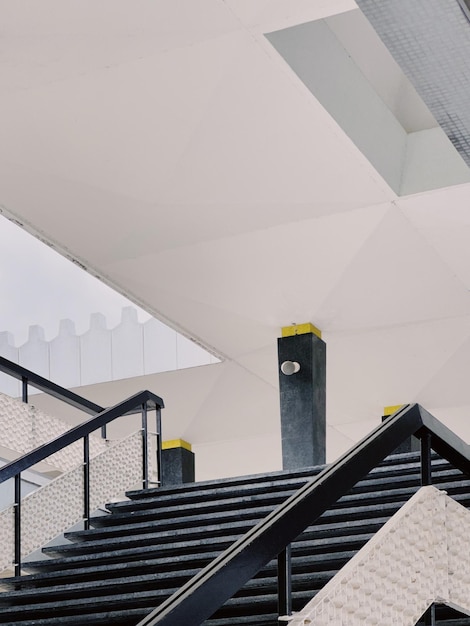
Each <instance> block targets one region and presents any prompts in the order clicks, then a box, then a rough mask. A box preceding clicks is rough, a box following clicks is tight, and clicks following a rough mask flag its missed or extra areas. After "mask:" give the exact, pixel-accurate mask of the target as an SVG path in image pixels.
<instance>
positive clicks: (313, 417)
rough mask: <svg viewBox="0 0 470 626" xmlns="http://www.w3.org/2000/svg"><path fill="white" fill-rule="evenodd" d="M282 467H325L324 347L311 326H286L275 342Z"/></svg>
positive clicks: (317, 333)
mask: <svg viewBox="0 0 470 626" xmlns="http://www.w3.org/2000/svg"><path fill="white" fill-rule="evenodd" d="M278 358H279V391H280V403H281V437H282V464H283V468H284V469H297V468H302V467H310V466H312V465H320V464H323V463H325V457H326V454H325V448H326V344H325V342H324V341H322V339H321V333H320V331H319V330H318V329H317V328H315V326H313V324H301V325H296V326H288V327H286V328H283V329H282V337H281V338H279V339H278Z"/></svg>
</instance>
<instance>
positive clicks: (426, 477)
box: [421, 432, 432, 487]
mask: <svg viewBox="0 0 470 626" xmlns="http://www.w3.org/2000/svg"><path fill="white" fill-rule="evenodd" d="M431 484H432V467H431V433H429V432H425V433H423V435H422V436H421V485H422V486H423V487H424V486H426V485H431Z"/></svg>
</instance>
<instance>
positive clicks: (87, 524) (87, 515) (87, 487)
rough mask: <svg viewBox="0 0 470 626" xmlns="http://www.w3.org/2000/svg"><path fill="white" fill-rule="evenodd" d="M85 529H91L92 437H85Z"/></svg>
mask: <svg viewBox="0 0 470 626" xmlns="http://www.w3.org/2000/svg"><path fill="white" fill-rule="evenodd" d="M83 527H84V529H85V530H88V529H89V528H90V437H89V435H85V436H84V437H83Z"/></svg>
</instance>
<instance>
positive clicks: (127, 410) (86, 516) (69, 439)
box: [0, 356, 165, 575]
mask: <svg viewBox="0 0 470 626" xmlns="http://www.w3.org/2000/svg"><path fill="white" fill-rule="evenodd" d="M0 371H2V372H4V373H6V374H8V375H10V376H13V377H14V378H17V379H18V380H21V381H22V384H23V394H22V395H23V401H24V402H27V400H28V384H32V385H33V386H34V387H36V388H37V389H39V390H41V391H44V392H46V393H47V394H49V395H51V396H53V397H55V398H57V399H59V400H62V401H63V402H66V403H67V404H70V405H72V406H74V407H75V408H78V409H81V410H82V411H85V412H86V413H89V414H92V415H94V417H92V418H91V419H89V420H88V421H86V422H84V423H82V424H79V425H78V426H75V427H74V428H71V429H70V430H69V431H67V432H66V433H64V434H63V435H60V436H59V437H56V439H54V440H52V441H49V442H48V443H45V444H43V445H41V446H39V447H37V448H35V449H34V450H31V451H30V452H28V453H26V454H24V455H23V456H22V457H20V458H19V459H16V460H15V461H12V462H11V463H8V464H7V465H4V466H3V467H1V468H0V484H1V483H3V482H4V481H6V480H8V479H10V478H14V479H15V487H14V532H15V538H14V552H15V563H14V566H15V574H16V575H20V574H21V472H23V471H24V470H27V469H29V468H30V467H32V466H34V465H36V464H37V463H39V462H41V461H43V460H44V459H46V458H48V457H49V456H51V455H52V454H55V453H56V452H59V450H62V449H63V448H65V447H67V446H69V445H70V444H72V443H75V442H76V441H78V440H79V439H83V479H84V494H83V521H84V526H85V528H89V525H90V445H89V435H90V433H92V432H94V431H95V430H97V429H98V428H101V433H102V436H103V437H105V436H106V425H107V424H109V422H112V421H113V420H115V419H116V418H118V417H122V416H124V415H130V414H133V413H137V412H140V413H141V415H142V484H143V487H144V488H147V487H148V486H149V477H148V431H147V411H148V409H155V411H156V432H155V435H156V437H157V473H158V476H157V483H158V484H160V482H161V481H160V478H161V409H163V408H164V406H165V405H164V403H163V400H162V399H161V398H160V397H159V396H157V395H155V394H154V393H152V392H151V391H140V392H139V393H136V394H134V395H133V396H131V397H130V398H127V399H126V400H123V401H122V402H119V403H118V404H116V405H115V406H113V407H110V408H108V409H104V408H103V407H101V406H100V405H98V404H95V403H94V402H91V401H90V400H87V399H86V398H83V397H82V396H79V395H78V394H76V393H73V392H72V391H69V390H68V389H65V388H64V387H60V386H59V385H56V384H55V383H53V382H52V381H50V380H47V379H46V378H43V377H42V376H39V374H36V373H34V372H32V371H30V370H27V369H26V368H24V367H22V366H21V365H18V364H17V363H13V362H12V361H9V360H8V359H5V358H4V357H2V356H0ZM97 413H98V415H96V414H97Z"/></svg>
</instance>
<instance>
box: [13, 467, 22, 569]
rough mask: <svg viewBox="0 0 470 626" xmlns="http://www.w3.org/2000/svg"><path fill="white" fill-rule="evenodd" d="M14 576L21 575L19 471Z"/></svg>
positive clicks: (16, 499)
mask: <svg viewBox="0 0 470 626" xmlns="http://www.w3.org/2000/svg"><path fill="white" fill-rule="evenodd" d="M14 529H15V576H21V472H19V473H18V474H16V476H15V503H14Z"/></svg>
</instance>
